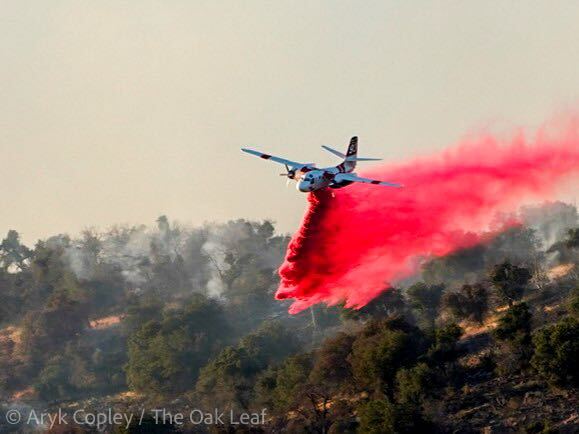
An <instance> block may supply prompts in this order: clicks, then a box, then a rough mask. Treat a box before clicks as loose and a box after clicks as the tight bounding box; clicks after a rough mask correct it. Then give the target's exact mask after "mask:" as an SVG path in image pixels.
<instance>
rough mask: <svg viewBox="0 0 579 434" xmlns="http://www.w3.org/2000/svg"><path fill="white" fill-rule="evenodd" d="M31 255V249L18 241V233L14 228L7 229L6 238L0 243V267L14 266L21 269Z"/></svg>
mask: <svg viewBox="0 0 579 434" xmlns="http://www.w3.org/2000/svg"><path fill="white" fill-rule="evenodd" d="M31 256H32V251H31V250H30V249H29V248H28V247H26V246H25V245H24V244H22V243H21V242H20V234H18V232H16V231H15V230H12V229H11V230H9V231H8V233H7V234H6V238H4V239H3V240H2V242H1V243H0V268H2V269H4V270H7V269H9V268H11V267H16V268H17V269H18V270H19V271H22V270H24V269H25V268H26V266H27V261H28V260H29V259H30V257H31Z"/></svg>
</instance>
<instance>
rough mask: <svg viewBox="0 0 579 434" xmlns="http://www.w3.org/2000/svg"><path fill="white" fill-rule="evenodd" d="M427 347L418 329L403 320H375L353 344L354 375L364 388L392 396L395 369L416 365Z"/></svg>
mask: <svg viewBox="0 0 579 434" xmlns="http://www.w3.org/2000/svg"><path fill="white" fill-rule="evenodd" d="M424 348H425V339H424V337H423V335H422V333H420V331H419V330H418V329H416V328H413V327H411V326H409V325H408V324H406V323H404V322H403V321H400V320H396V321H388V320H386V321H385V320H382V321H374V322H372V323H370V324H368V325H367V326H366V327H365V329H364V330H363V331H362V333H360V334H359V335H358V336H357V337H356V340H355V341H354V343H353V345H352V354H351V356H350V363H351V365H352V372H353V375H354V379H355V380H356V382H357V384H358V385H359V386H361V387H362V388H365V389H367V390H370V391H376V392H379V393H385V394H386V395H388V396H392V394H393V384H394V378H395V375H396V371H398V369H400V368H402V367H408V366H411V365H413V364H414V362H415V361H416V359H417V357H418V356H419V355H420V354H422V352H423V351H424Z"/></svg>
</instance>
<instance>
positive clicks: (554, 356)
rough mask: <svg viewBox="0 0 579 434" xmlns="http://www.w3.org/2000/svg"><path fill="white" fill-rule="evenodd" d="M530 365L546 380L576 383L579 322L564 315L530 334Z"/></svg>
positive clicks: (556, 382) (578, 353)
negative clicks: (531, 354) (554, 322)
mask: <svg viewBox="0 0 579 434" xmlns="http://www.w3.org/2000/svg"><path fill="white" fill-rule="evenodd" d="M533 343H534V346H535V353H534V355H533V358H532V360H531V365H532V366H533V367H534V368H535V369H536V370H537V371H538V372H539V374H541V375H542V376H543V377H544V378H546V379H547V380H548V381H550V382H552V383H554V384H557V385H561V386H567V385H572V386H578V385H579V363H578V361H579V322H578V321H577V320H576V319H575V318H572V317H567V318H564V319H562V320H561V321H559V322H558V323H557V324H553V325H550V326H547V327H544V328H542V329H541V330H538V331H537V332H536V333H535V334H534V335H533Z"/></svg>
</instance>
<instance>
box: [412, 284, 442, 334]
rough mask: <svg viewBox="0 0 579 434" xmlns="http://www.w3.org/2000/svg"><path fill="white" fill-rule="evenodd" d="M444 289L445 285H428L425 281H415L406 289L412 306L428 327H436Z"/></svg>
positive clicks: (423, 323)
mask: <svg viewBox="0 0 579 434" xmlns="http://www.w3.org/2000/svg"><path fill="white" fill-rule="evenodd" d="M443 291H444V286H443V285H427V284H426V283H424V282H418V283H415V284H414V285H412V286H411V287H410V288H408V290H407V291H406V296H407V298H408V302H409V303H410V306H411V307H412V309H413V310H414V312H415V313H416V314H417V316H418V319H419V322H420V323H421V324H422V325H423V326H425V327H426V328H431V329H433V328H434V320H435V319H436V316H437V314H438V308H439V306H440V300H441V298H442V293H443Z"/></svg>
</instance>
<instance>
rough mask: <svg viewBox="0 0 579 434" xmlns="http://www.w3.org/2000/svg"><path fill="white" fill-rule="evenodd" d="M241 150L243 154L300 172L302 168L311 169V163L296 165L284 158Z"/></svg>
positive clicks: (245, 149) (296, 163) (251, 150)
mask: <svg viewBox="0 0 579 434" xmlns="http://www.w3.org/2000/svg"><path fill="white" fill-rule="evenodd" d="M241 150H242V151H243V152H247V153H248V154H251V155H255V156H257V157H259V158H263V159H264V160H271V161H275V162H276V163H279V164H284V165H286V166H289V167H291V168H292V169H294V170H300V169H303V168H304V167H312V164H311V163H298V162H297V161H291V160H286V159H285V158H280V157H276V156H274V155H269V154H264V153H263V152H259V151H254V150H253V149H247V148H241Z"/></svg>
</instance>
